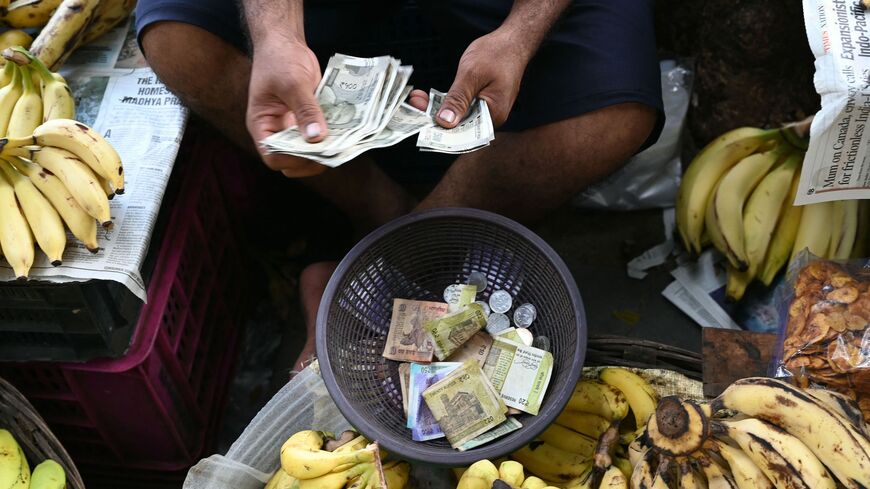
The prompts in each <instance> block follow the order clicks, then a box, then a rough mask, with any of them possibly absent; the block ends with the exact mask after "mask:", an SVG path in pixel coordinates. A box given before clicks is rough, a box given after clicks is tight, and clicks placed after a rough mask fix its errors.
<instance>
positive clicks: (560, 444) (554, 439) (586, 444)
mask: <svg viewBox="0 0 870 489" xmlns="http://www.w3.org/2000/svg"><path fill="white" fill-rule="evenodd" d="M538 437H539V438H540V439H541V440H542V441H545V442H547V443H549V444H550V445H553V446H554V447H556V448H561V449H562V450H565V451H566V452H572V453H576V454H578V455H585V456H587V457H591V456H592V454H593V453H595V446H596V445H597V444H598V441H597V439H596V438H593V437H591V436H588V435H584V434H581V433H578V432H576V431H574V430H572V429H570V428H566V427H564V426H562V425H560V424H558V423H553V424H551V425H550V426H548V427H547V429H546V430H544V432H543V433H541V434H540V435H539V436H538Z"/></svg>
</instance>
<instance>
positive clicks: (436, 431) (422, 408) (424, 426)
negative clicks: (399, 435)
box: [406, 362, 462, 441]
mask: <svg viewBox="0 0 870 489" xmlns="http://www.w3.org/2000/svg"><path fill="white" fill-rule="evenodd" d="M461 365H462V364H461V363H453V362H436V363H430V364H428V365H421V364H419V363H412V364H411V368H410V383H409V385H408V421H407V424H406V426H407V427H408V428H410V429H411V438H412V439H413V440H414V441H426V440H434V439H436V438H441V437H443V436H444V432H443V431H441V427H440V426H439V425H438V422H437V421H436V420H435V417H434V416H433V415H432V411H430V410H429V406H427V405H426V403H425V402H423V391H425V390H426V389H427V388H429V386H431V385H432V384H434V383H436V382H438V381H439V380H441V379H443V378H444V377H446V376H447V375H448V374H449V373H450V372H452V371H453V370H455V369H457V368H459V367H460V366H461Z"/></svg>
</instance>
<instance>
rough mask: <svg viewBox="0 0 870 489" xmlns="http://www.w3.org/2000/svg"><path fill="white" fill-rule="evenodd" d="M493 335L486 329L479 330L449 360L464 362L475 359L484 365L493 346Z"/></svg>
mask: <svg viewBox="0 0 870 489" xmlns="http://www.w3.org/2000/svg"><path fill="white" fill-rule="evenodd" d="M492 341H493V340H492V336H490V335H489V333H487V332H485V331H478V332H477V333H475V334H474V336H472V337H471V339H470V340H468V341H466V342H465V344H464V345H462V346H461V347H460V348H459V349H458V350H456V351H455V352H453V354H452V355H450V357H449V358H448V359H447V361H448V362H464V361H466V360H474V361H476V362H477V363H478V365H480V366H481V367H483V365H484V364H485V363H486V357H487V356H488V355H489V349H490V347H492Z"/></svg>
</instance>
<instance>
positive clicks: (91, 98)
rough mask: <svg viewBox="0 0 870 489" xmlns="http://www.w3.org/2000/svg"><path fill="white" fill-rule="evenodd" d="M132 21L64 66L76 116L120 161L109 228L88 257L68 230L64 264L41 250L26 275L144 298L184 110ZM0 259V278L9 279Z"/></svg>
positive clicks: (36, 278) (185, 119)
mask: <svg viewBox="0 0 870 489" xmlns="http://www.w3.org/2000/svg"><path fill="white" fill-rule="evenodd" d="M134 31H135V30H134V29H132V22H128V23H127V24H123V25H122V26H121V27H118V28H116V29H115V30H113V31H112V32H110V33H108V34H107V35H106V36H105V37H103V38H101V39H99V40H97V41H95V42H94V43H92V44H91V45H88V46H85V47H83V48H81V49H80V50H79V51H78V52H76V53H75V55H74V56H73V57H71V59H70V60H69V61H68V62H67V64H66V65H65V66H64V68H63V69H62V70H61V74H62V75H63V76H64V77H66V79H67V80H68V82H69V84H70V88H71V89H72V91H73V93H74V95H75V98H76V118H77V119H78V120H80V121H82V122H84V123H85V124H88V125H89V126H92V127H93V128H94V129H96V130H97V131H99V132H100V134H102V135H103V136H104V137H105V138H106V139H107V140H108V141H109V142H110V143H112V145H113V146H114V147H115V149H116V150H117V151H118V153H119V154H120V155H121V159H122V161H123V163H124V174H125V176H126V177H125V188H126V192H125V193H124V194H123V195H119V196H116V197H115V198H114V199H113V200H111V201H110V204H111V205H110V207H111V210H112V218H113V220H114V224H115V225H114V227H113V229H111V230H109V231H106V230H101V231H100V232H99V235H98V239H99V244H100V251H99V252H98V253H96V254H91V253H90V252H89V251H88V250H86V249H85V247H84V246H83V245H82V244H81V243H79V242H78V241H77V240H76V239H75V238H73V237H72V235H69V236H68V238H69V241H68V244H67V249H66V251H65V252H64V255H63V264H62V265H61V266H59V267H52V266H51V264H50V263H48V260H47V259H46V258H45V255H43V254H42V253H41V252H37V254H36V260H35V261H34V264H33V268H32V269H31V272H30V278H31V280H43V281H48V282H55V283H65V282H76V281H85V280H90V279H100V280H114V281H116V282H120V283H122V284H124V285H125V286H126V287H127V288H129V289H130V291H131V292H132V293H133V294H135V295H136V296H137V297H139V298H140V299H142V300H143V301H145V300H146V294H145V284H144V283H143V280H142V277H141V275H140V268H141V266H142V263H143V261H144V260H145V255H146V254H147V252H148V245H149V242H150V239H151V233H152V231H153V229H154V224H155V221H156V220H157V214H158V211H159V210H160V204H161V201H162V200H163V194H164V192H165V190H166V184H167V182H168V180H169V175H170V173H172V166H173V164H174V162H175V157H176V156H177V154H178V149H179V145H180V143H181V137H182V135H183V133H184V128H185V125H186V122H187V109H186V108H185V107H184V106H183V105H181V102H180V101H179V100H178V98H176V97H175V96H174V95H172V94H171V93H170V92H169V91H168V90H167V88H166V86H165V85H163V83H161V82H160V81H159V80H158V79H157V77H156V76H155V75H154V72H153V71H152V70H151V69H150V68H148V67H147V65H146V64H145V60H144V57H143V56H142V53H141V52H140V51H139V48H138V45H137V43H136V37H135V32H134ZM14 279H15V277H14V275H13V273H12V270H11V268H10V267H9V265H8V264H7V263H6V262H5V261H0V280H4V281H5V280H14Z"/></svg>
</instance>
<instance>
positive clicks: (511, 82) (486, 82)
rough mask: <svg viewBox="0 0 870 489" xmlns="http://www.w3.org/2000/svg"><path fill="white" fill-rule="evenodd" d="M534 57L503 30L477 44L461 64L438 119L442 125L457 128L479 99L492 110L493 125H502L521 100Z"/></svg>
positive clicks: (478, 40) (476, 42) (460, 61)
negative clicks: (527, 67)
mask: <svg viewBox="0 0 870 489" xmlns="http://www.w3.org/2000/svg"><path fill="white" fill-rule="evenodd" d="M530 57H531V54H530V52H529V50H528V49H527V48H526V47H522V43H521V40H520V39H517V38H515V37H513V36H512V35H511V34H510V33H508V32H506V31H504V30H501V29H497V30H495V31H493V32H491V33H489V34H486V35H484V36H482V37H479V38H477V39H476V40H474V42H472V43H471V44H469V45H468V48H467V49H466V50H465V53H463V54H462V58H461V59H460V60H459V67H458V68H457V70H456V79H455V80H454V81H453V85H452V86H451V87H450V90H449V91H448V92H447V97H445V99H444V104H443V105H442V106H441V110H440V111H439V112H438V115H437V117H436V121H437V122H438V124H439V125H441V126H443V127H446V128H452V127H455V126H456V125H457V124H459V122H460V121H461V120H462V116H463V115H465V113H466V111H468V107H469V105H470V104H471V101H472V100H474V98H475V97H477V98H480V99H483V100H485V101H486V104H487V105H488V106H489V113H490V115H491V116H492V123H493V125H494V126H495V127H496V128H497V127H499V126H500V125H502V124H503V123H504V121H505V120H507V117H508V114H510V111H511V108H512V107H513V105H514V101H515V100H516V98H517V93H518V92H519V90H520V82H521V81H522V79H523V72H525V70H526V64H528V62H529V59H530Z"/></svg>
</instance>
